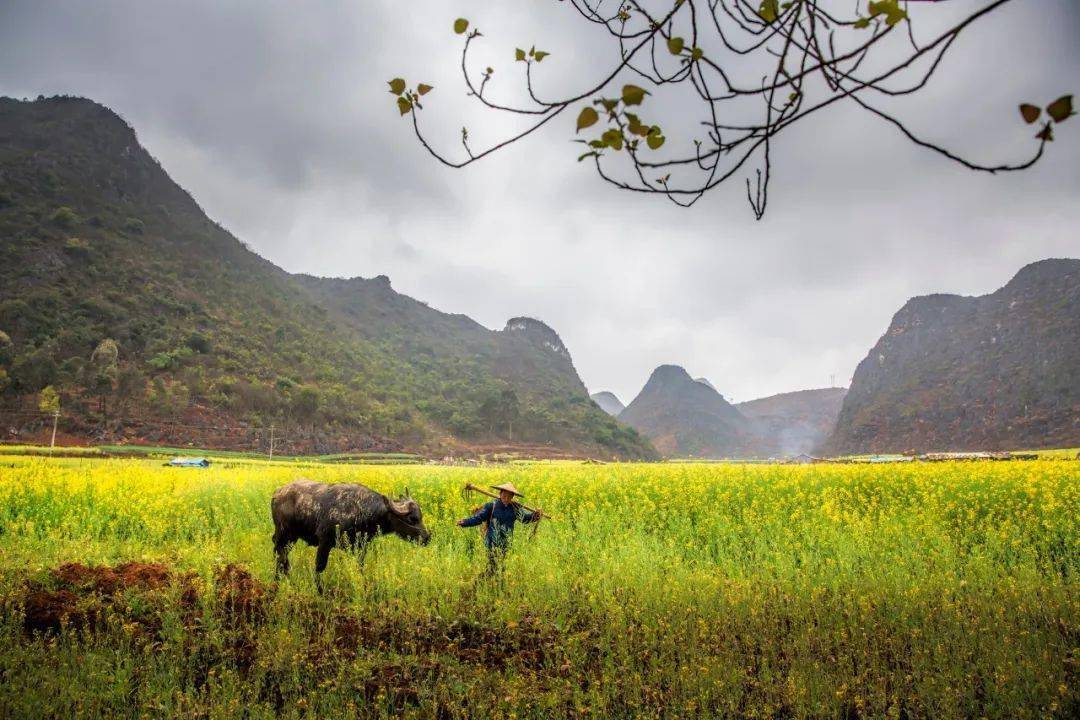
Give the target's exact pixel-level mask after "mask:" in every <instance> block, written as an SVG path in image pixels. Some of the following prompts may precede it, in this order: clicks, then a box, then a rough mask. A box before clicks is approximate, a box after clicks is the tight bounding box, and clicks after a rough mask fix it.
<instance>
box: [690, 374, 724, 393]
mask: <svg viewBox="0 0 1080 720" xmlns="http://www.w3.org/2000/svg"><path fill="white" fill-rule="evenodd" d="M694 382H698V383H701V384H702V385H705V386H706V387H710V388H712V389H713V390H716V386H715V385H713V384H712V383H711V382H709V380H708V378H703V377H699V378H694ZM716 392H720V391H719V390H716Z"/></svg>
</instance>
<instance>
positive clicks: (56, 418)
mask: <svg viewBox="0 0 1080 720" xmlns="http://www.w3.org/2000/svg"><path fill="white" fill-rule="evenodd" d="M59 422H60V411H59V410H57V411H56V412H54V413H53V418H52V440H50V441H49V452H52V451H53V448H55V447H56V425H57V423H59Z"/></svg>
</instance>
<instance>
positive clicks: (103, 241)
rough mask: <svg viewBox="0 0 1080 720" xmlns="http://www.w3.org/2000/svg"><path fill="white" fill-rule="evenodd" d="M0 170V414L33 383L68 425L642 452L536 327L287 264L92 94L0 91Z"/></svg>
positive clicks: (29, 404)
mask: <svg viewBox="0 0 1080 720" xmlns="http://www.w3.org/2000/svg"><path fill="white" fill-rule="evenodd" d="M0 181H2V182H0V411H4V410H7V411H9V412H14V411H20V412H22V411H26V410H28V409H33V408H35V405H36V397H37V394H38V393H39V392H40V391H41V390H42V389H43V388H45V387H47V386H52V387H55V388H57V389H58V390H59V391H60V394H61V399H62V404H63V408H64V412H65V422H68V423H70V429H71V431H72V432H76V433H77V432H86V433H90V432H92V433H94V434H96V436H98V437H101V438H119V439H123V438H126V437H130V436H132V435H134V436H137V437H148V436H150V435H152V436H153V439H154V440H156V441H160V442H172V441H176V442H180V441H182V440H184V439H188V438H189V437H190V433H195V432H196V430H197V429H198V428H205V427H219V426H228V427H233V426H260V425H261V426H266V425H270V424H276V425H277V426H278V427H279V428H281V427H283V426H285V427H289V428H290V433H291V437H292V438H293V439H294V441H295V442H296V449H298V450H300V449H304V450H323V451H331V450H340V449H353V448H357V447H361V448H364V447H382V448H429V449H433V450H441V449H453V448H455V447H459V446H462V445H470V444H485V443H488V444H506V443H532V444H537V445H543V446H552V447H555V448H562V449H565V450H572V451H577V452H582V453H588V454H595V455H601V456H605V457H610V456H612V455H616V456H619V457H651V456H652V455H653V450H652V448H651V447H650V446H649V444H648V442H647V441H646V440H644V439H643V438H641V437H640V436H639V435H638V433H637V432H635V431H634V430H632V429H631V428H629V427H626V426H625V425H621V424H620V423H618V422H617V421H615V420H614V419H613V418H611V417H610V416H608V415H607V414H605V413H604V412H603V411H601V410H600V409H599V408H598V407H596V405H595V404H594V403H593V402H592V401H591V400H590V399H589V395H588V392H587V391H586V389H585V386H584V384H583V383H582V382H581V379H580V378H579V377H578V374H577V371H576V370H575V368H574V365H573V362H572V360H571V357H570V353H569V351H568V350H567V348H566V347H565V346H564V344H563V343H562V341H561V339H560V338H559V336H558V334H557V333H556V332H555V331H554V330H553V329H551V328H550V327H548V326H547V325H545V324H544V323H542V322H540V321H539V320H535V319H531V318H520V317H519V318H513V319H511V320H510V321H508V323H507V324H506V327H505V328H504V329H503V330H501V331H492V330H488V329H487V328H485V327H483V326H482V325H480V324H478V323H476V322H474V321H473V320H471V319H469V318H468V317H465V316H463V315H452V314H447V313H443V312H440V311H438V310H435V309H433V308H430V307H428V306H427V305H426V304H424V303H422V302H419V301H417V300H414V299H413V298H410V297H407V296H405V295H401V294H400V293H397V292H396V291H394V289H393V287H392V286H391V283H390V280H389V278H386V277H384V276H380V277H376V278H371V279H365V278H351V279H334V278H316V277H311V276H306V275H291V274H289V273H287V272H285V271H284V270H282V269H281V268H278V267H277V266H275V265H273V264H272V263H270V262H268V261H267V260H265V259H263V258H261V257H259V256H258V255H256V254H255V253H253V252H251V251H250V250H249V249H248V248H247V247H246V246H244V245H243V243H241V242H240V241H239V240H237V239H236V238H235V237H233V236H232V235H231V234H230V233H228V232H227V231H226V230H224V229H223V228H222V227H220V226H219V225H217V224H216V223H214V222H213V221H211V220H210V219H209V218H207V217H206V215H205V214H204V213H203V212H202V210H201V209H200V208H199V206H198V205H197V204H196V203H195V201H194V200H193V199H192V198H191V196H190V195H188V193H187V192H185V191H184V190H183V189H182V188H180V187H179V186H178V185H176V184H175V183H174V182H173V181H172V180H171V179H170V178H169V176H168V175H167V174H166V172H165V171H164V169H162V168H161V166H160V165H159V164H158V163H157V162H156V161H155V160H154V159H153V158H152V157H151V156H150V155H149V154H148V153H147V152H146V150H144V149H143V148H142V146H141V145H140V144H139V142H138V140H137V138H136V135H135V131H134V130H133V129H132V128H131V127H129V126H128V125H127V124H126V123H125V122H124V121H123V120H122V119H121V118H120V117H118V116H117V115H116V114H115V113H113V112H112V111H111V110H109V109H108V108H105V107H103V106H101V105H98V104H96V103H94V102H91V101H89V100H83V99H77V98H63V97H57V98H50V99H39V100H37V101H34V102H24V101H19V100H13V99H8V98H3V99H0ZM103 348H104V349H103ZM176 418H180V421H179V422H171V421H170V422H171V424H170V423H166V422H165V420H166V419H176ZM181 425H183V426H185V427H186V428H188V429H187V430H182V429H180V426H181ZM189 431H190V432H189ZM184 433H189V434H187V435H185V434H184ZM196 434H197V433H196ZM194 439H201V440H202V441H204V442H205V441H206V438H205V437H202V438H194ZM223 442H224V440H223Z"/></svg>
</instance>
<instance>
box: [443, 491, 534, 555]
mask: <svg viewBox="0 0 1080 720" xmlns="http://www.w3.org/2000/svg"><path fill="white" fill-rule="evenodd" d="M518 520H520V521H521V522H523V523H531V522H536V513H533V512H529V511H527V510H524V509H522V507H521V506H520V505H518V504H517V503H511V504H509V505H506V504H504V503H503V501H502V500H492V501H491V502H489V503H485V504H484V507H482V508H480V509H479V510H478V511H477V512H476V514H475V515H471V516H469V517H467V518H465V519H464V520H462V521H461V526H462V527H476V526H477V525H479V524H480V523H482V522H485V521H486V522H487V524H488V526H487V534H486V535H484V545H485V546H487V547H489V548H491V547H494V548H499V549H502V550H505V549H506V547H507V546H508V545H509V544H510V535H511V533H513V532H514V523H516V522H517V521H518Z"/></svg>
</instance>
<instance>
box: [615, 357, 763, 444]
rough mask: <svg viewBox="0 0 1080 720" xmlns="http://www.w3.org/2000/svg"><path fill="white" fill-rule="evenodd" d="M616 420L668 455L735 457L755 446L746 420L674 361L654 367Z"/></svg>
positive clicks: (718, 394)
mask: <svg viewBox="0 0 1080 720" xmlns="http://www.w3.org/2000/svg"><path fill="white" fill-rule="evenodd" d="M619 420H620V421H622V422H624V423H627V424H628V425H630V426H631V427H633V428H635V429H637V430H638V431H639V432H640V433H641V434H643V435H645V436H646V437H647V438H649V439H650V440H651V441H652V443H653V445H654V446H655V447H656V449H657V450H658V451H659V452H660V453H662V454H663V455H666V456H668V457H709V458H720V457H732V456H740V457H741V456H746V455H750V454H753V450H754V447H755V438H754V434H753V429H752V427H751V424H750V422H749V420H747V418H746V417H744V416H743V415H742V413H740V412H739V411H738V410H737V409H736V408H735V406H733V405H732V404H731V403H729V402H728V401H726V400H724V398H723V397H721V395H720V393H718V392H716V390H714V389H713V388H712V387H711V386H710V385H708V384H706V383H702V382H699V381H697V380H695V379H693V378H692V377H690V375H689V374H688V373H687V372H686V370H684V369H683V368H681V367H679V366H678V365H661V366H660V367H658V368H656V369H655V370H654V371H653V372H652V375H651V376H650V377H649V380H648V382H647V383H645V387H644V388H642V390H641V392H640V393H638V396H637V397H636V398H634V400H633V401H632V402H631V403H630V404H629V405H627V406H626V409H625V410H623V411H622V413H620V414H619Z"/></svg>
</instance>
